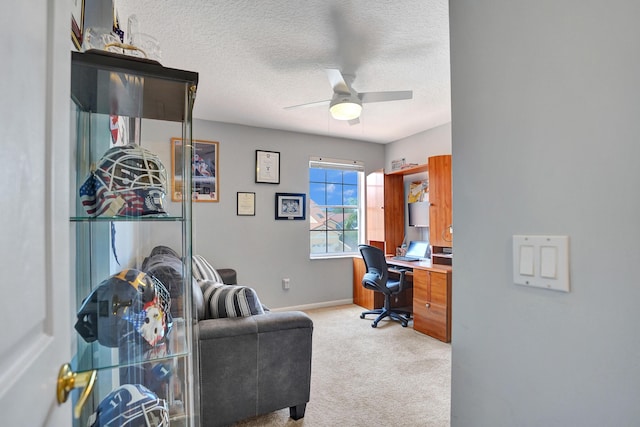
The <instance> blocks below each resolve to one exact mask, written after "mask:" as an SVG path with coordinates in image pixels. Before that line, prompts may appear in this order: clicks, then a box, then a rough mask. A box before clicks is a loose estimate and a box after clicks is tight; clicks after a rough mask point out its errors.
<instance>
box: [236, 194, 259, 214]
mask: <svg viewBox="0 0 640 427" xmlns="http://www.w3.org/2000/svg"><path fill="white" fill-rule="evenodd" d="M255 214H256V193H248V192H244V191H238V201H237V210H236V215H239V216H255Z"/></svg>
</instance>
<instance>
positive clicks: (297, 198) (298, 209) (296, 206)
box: [275, 193, 307, 220]
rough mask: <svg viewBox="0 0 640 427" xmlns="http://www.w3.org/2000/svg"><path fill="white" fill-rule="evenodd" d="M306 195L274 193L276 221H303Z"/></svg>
mask: <svg viewBox="0 0 640 427" xmlns="http://www.w3.org/2000/svg"><path fill="white" fill-rule="evenodd" d="M306 201H307V195H306V194H304V193H276V198H275V202H276V203H275V204H276V217H275V218H276V219H287V220H304V219H305V218H306Z"/></svg>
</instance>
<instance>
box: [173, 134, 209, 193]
mask: <svg viewBox="0 0 640 427" xmlns="http://www.w3.org/2000/svg"><path fill="white" fill-rule="evenodd" d="M192 143H193V152H192V159H191V177H192V178H191V183H192V187H193V188H192V191H191V198H192V199H193V201H194V202H217V201H219V200H220V176H219V173H218V158H219V151H218V142H217V141H202V140H199V139H194V140H193V141H192ZM182 164H183V162H182V139H181V138H171V200H173V201H174V202H179V201H181V200H182V197H183V194H184V188H183V180H182V171H181V170H182Z"/></svg>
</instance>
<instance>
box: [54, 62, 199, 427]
mask: <svg viewBox="0 0 640 427" xmlns="http://www.w3.org/2000/svg"><path fill="white" fill-rule="evenodd" d="M197 84H198V74H197V73H195V72H189V71H183V70H178V69H172V68H167V67H163V66H162V65H160V64H159V63H157V62H155V61H151V60H146V59H140V58H134V57H130V56H125V55H120V54H113V53H108V52H104V51H88V52H85V53H80V52H72V67H71V100H72V102H71V108H72V111H71V118H72V123H71V135H72V138H71V140H72V141H71V155H72V156H73V157H72V160H71V164H72V165H75V168H74V169H73V170H71V171H70V191H71V198H70V199H71V201H72V204H73V205H72V206H71V207H70V212H71V217H70V227H71V242H70V243H71V260H72V263H73V264H74V265H72V266H71V272H72V278H73V282H72V298H73V300H72V302H71V307H72V309H73V310H74V312H73V313H71V314H70V315H71V316H72V319H73V320H72V324H73V325H74V330H73V331H72V334H71V338H72V354H74V356H73V359H72V360H71V361H70V363H69V364H68V365H65V366H63V367H62V368H61V371H60V378H59V381H58V385H59V387H58V399H59V400H61V399H62V400H64V399H66V398H67V397H70V398H71V400H72V402H73V408H74V409H73V413H74V421H73V425H74V426H82V427H85V426H94V425H95V426H98V425H107V424H108V423H109V422H111V423H113V425H122V424H123V423H124V422H125V420H130V419H136V418H139V419H140V420H144V421H145V422H146V424H144V423H142V424H141V425H150V426H156V425H158V426H165V425H171V426H193V425H197V424H198V416H197V414H198V408H197V399H196V396H197V390H196V387H197V379H196V378H195V376H196V375H197V374H196V372H195V370H194V369H193V366H194V364H195V361H194V357H195V355H196V354H197V351H196V349H195V348H194V345H195V340H194V339H193V335H194V333H196V332H195V327H196V325H195V323H194V320H193V316H192V313H191V303H190V301H191V283H192V275H191V262H190V260H191V236H192V231H191V227H192V223H191V198H190V197H183V198H182V201H179V202H172V201H171V198H170V197H169V192H170V191H171V189H170V188H169V185H170V181H171V179H170V177H169V174H170V173H172V174H173V176H174V177H179V178H180V179H181V180H182V185H183V188H191V162H190V160H191V138H192V135H191V133H192V128H191V126H192V109H193V102H194V99H195V95H196V87H197ZM158 127H160V129H167V130H166V132H171V133H172V134H168V135H166V138H164V139H163V140H162V141H159V143H160V144H156V145H153V144H149V143H147V141H148V138H146V137H145V136H144V134H145V130H147V129H157V128H158ZM157 132H158V131H157V130H156V133H157ZM174 132H175V133H174ZM176 136H181V138H182V141H184V143H183V144H181V153H171V150H170V148H169V147H170V142H169V141H170V138H171V137H176ZM152 138H153V139H156V140H157V139H158V137H157V136H155V137H152ZM157 142H158V141H157ZM170 155H172V156H174V157H177V158H178V159H174V160H175V161H174V162H173V163H174V166H173V167H172V166H171V164H172V162H171V157H169V156H170ZM159 248H160V249H161V250H167V251H172V252H173V254H174V255H177V256H178V258H179V259H180V260H182V261H183V262H181V263H180V267H179V268H177V269H174V270H173V271H174V274H173V276H172V278H171V280H170V283H166V282H167V280H166V279H163V280H165V283H163V281H162V280H160V276H159V275H154V274H152V273H150V272H149V270H145V262H146V261H147V260H148V259H149V257H150V254H151V253H152V251H157V250H158V249H159ZM185 260H187V261H189V262H184V261H185ZM174 267H175V266H174ZM145 271H146V272H145ZM175 272H177V274H175ZM74 273H75V274H74ZM134 424H135V425H138V424H137V423H134ZM108 425H112V424H108Z"/></svg>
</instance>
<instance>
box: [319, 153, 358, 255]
mask: <svg viewBox="0 0 640 427" xmlns="http://www.w3.org/2000/svg"><path fill="white" fill-rule="evenodd" d="M363 177H364V165H363V164H362V162H359V161H348V160H336V159H325V158H320V157H314V158H312V159H311V160H310V161H309V234H310V242H311V243H310V254H311V257H314V256H315V257H326V256H339V255H343V254H349V255H353V254H356V253H357V252H358V244H359V243H360V242H361V241H362V238H363V237H364V236H361V231H362V222H363V221H362V218H363V215H362V203H363V199H364V198H363V197H362V187H363V186H362V182H363Z"/></svg>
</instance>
